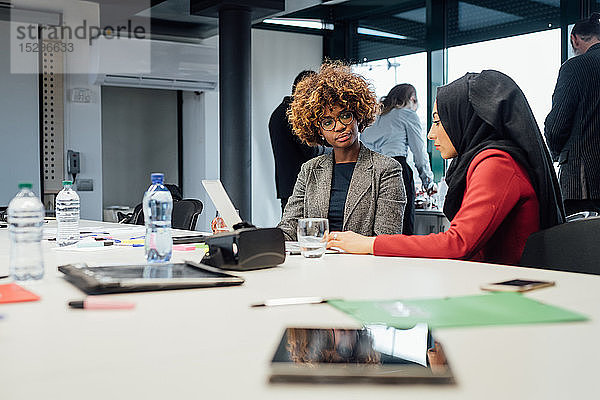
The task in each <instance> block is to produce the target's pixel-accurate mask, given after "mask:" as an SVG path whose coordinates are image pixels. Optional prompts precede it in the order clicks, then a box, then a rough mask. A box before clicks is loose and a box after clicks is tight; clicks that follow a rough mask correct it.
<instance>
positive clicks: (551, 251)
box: [521, 217, 600, 275]
mask: <svg viewBox="0 0 600 400" xmlns="http://www.w3.org/2000/svg"><path fill="white" fill-rule="evenodd" d="M598 238H600V217H591V218H585V219H579V220H576V221H573V222H567V223H564V224H561V225H557V226H553V227H552V228H548V229H545V230H543V231H540V232H536V233H534V234H532V235H531V236H530V237H529V239H527V243H526V244H525V250H523V255H522V257H521V266H524V267H535V268H543V269H552V270H558V271H569V272H581V273H585V274H594V275H600V246H599V245H598Z"/></svg>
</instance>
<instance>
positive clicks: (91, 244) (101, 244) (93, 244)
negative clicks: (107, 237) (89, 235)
mask: <svg viewBox="0 0 600 400" xmlns="http://www.w3.org/2000/svg"><path fill="white" fill-rule="evenodd" d="M114 244H115V243H114V242H96V241H94V242H79V243H77V247H106V246H112V245H114Z"/></svg>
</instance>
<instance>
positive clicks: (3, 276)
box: [0, 275, 9, 279]
mask: <svg viewBox="0 0 600 400" xmlns="http://www.w3.org/2000/svg"><path fill="white" fill-rule="evenodd" d="M8 276H9V275H2V276H0V279H4V278H8Z"/></svg>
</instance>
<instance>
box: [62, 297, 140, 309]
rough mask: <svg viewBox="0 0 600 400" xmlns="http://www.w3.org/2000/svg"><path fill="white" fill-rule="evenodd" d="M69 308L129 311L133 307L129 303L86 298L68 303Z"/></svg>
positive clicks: (132, 304) (133, 305)
mask: <svg viewBox="0 0 600 400" xmlns="http://www.w3.org/2000/svg"><path fill="white" fill-rule="evenodd" d="M69 307H71V308H78V309H86V310H129V309H132V308H134V307H135V303H132V302H130V301H110V300H99V299H93V298H89V297H88V298H87V299H85V300H73V301H69Z"/></svg>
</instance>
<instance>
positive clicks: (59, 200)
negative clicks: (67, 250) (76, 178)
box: [56, 181, 79, 246]
mask: <svg viewBox="0 0 600 400" xmlns="http://www.w3.org/2000/svg"><path fill="white" fill-rule="evenodd" d="M56 223H57V229H56V243H58V245H59V246H68V245H70V244H74V243H77V242H79V195H78V194H77V192H76V191H74V190H73V182H72V181H63V190H61V191H60V192H58V195H57V196H56Z"/></svg>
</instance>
